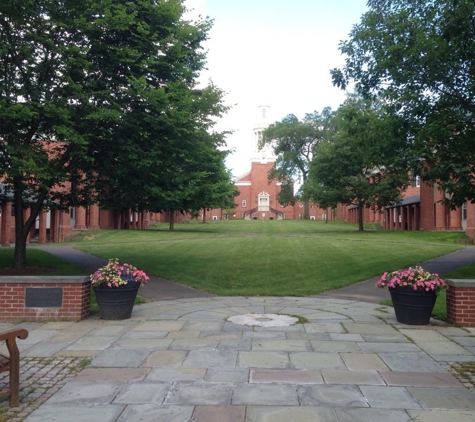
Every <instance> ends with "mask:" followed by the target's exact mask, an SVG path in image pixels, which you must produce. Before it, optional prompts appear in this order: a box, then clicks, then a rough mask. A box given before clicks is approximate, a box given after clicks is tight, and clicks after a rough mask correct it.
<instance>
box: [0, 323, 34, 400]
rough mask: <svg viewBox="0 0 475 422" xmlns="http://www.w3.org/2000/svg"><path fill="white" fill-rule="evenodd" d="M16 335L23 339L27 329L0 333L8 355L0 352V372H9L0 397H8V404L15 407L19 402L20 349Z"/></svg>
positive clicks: (26, 334) (0, 391)
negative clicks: (6, 384)
mask: <svg viewBox="0 0 475 422" xmlns="http://www.w3.org/2000/svg"><path fill="white" fill-rule="evenodd" d="M17 337H18V338H19V339H21V340H25V339H26V338H27V337H28V331H26V330H25V329H23V328H19V329H14V330H9V331H5V332H3V333H0V341H5V342H6V344H7V349H8V356H6V355H2V354H0V372H7V371H8V372H9V373H10V376H9V384H8V388H7V389H6V390H0V397H10V406H12V407H16V406H18V405H19V403H20V351H19V350H18V346H17V344H16V339H17Z"/></svg>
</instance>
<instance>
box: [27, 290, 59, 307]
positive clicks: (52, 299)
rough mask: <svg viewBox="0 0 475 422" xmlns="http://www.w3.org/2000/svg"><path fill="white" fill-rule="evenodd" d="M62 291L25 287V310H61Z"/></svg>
mask: <svg viewBox="0 0 475 422" xmlns="http://www.w3.org/2000/svg"><path fill="white" fill-rule="evenodd" d="M62 306H63V289H62V288H61V287H27V288H26V291H25V307H26V308H61V307H62Z"/></svg>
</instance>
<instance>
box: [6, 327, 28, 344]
mask: <svg viewBox="0 0 475 422" xmlns="http://www.w3.org/2000/svg"><path fill="white" fill-rule="evenodd" d="M17 337H18V338H19V339H21V340H25V339H26V338H27V337H28V331H26V330H25V329H24V328H15V329H13V330H8V331H4V332H3V333H0V341H2V340H3V341H8V340H16V338H17Z"/></svg>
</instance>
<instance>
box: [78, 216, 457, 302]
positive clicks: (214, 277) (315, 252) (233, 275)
mask: <svg viewBox="0 0 475 422" xmlns="http://www.w3.org/2000/svg"><path fill="white" fill-rule="evenodd" d="M465 240H466V238H465V235H464V234H463V233H459V232H408V231H404V232H403V231H400V232H396V231H383V230H371V231H370V230H368V231H365V232H364V233H359V232H358V231H357V230H356V226H355V225H349V224H344V223H341V222H329V223H328V224H324V223H323V222H320V221H302V220H283V221H280V220H279V221H276V220H266V221H262V220H257V221H256V220H253V221H242V220H234V221H212V222H208V223H206V224H202V223H200V222H188V223H184V224H177V225H176V231H175V232H169V231H168V225H165V224H163V225H157V226H156V227H155V228H153V229H149V230H135V231H130V230H101V231H96V232H87V236H84V239H83V240H80V241H79V240H77V239H76V240H75V242H73V244H74V246H75V247H77V248H78V249H81V250H83V251H85V252H88V253H92V254H94V255H97V256H101V257H103V258H112V257H117V258H119V259H120V260H123V261H126V262H129V263H132V264H134V265H136V266H137V267H139V268H141V269H143V270H145V271H146V272H149V273H151V274H154V275H157V276H160V277H164V278H166V279H169V280H175V281H178V282H180V283H182V284H186V285H189V286H192V287H194V288H197V289H202V290H206V291H209V292H212V293H215V294H218V295H242V296H251V295H272V296H284V295H295V296H304V295H312V294H318V293H320V292H323V291H325V290H331V289H335V288H338V287H343V286H346V285H350V284H353V283H356V282H358V281H362V280H366V279H369V278H371V277H374V276H377V275H379V274H381V273H383V272H384V271H391V270H395V269H398V268H402V267H406V266H409V265H413V264H416V263H419V262H421V261H424V260H427V259H431V258H434V257H437V256H440V255H443V254H446V253H449V252H452V251H454V250H456V249H459V248H462V247H464V245H462V242H464V241H465Z"/></svg>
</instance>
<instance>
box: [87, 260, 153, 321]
mask: <svg viewBox="0 0 475 422" xmlns="http://www.w3.org/2000/svg"><path fill="white" fill-rule="evenodd" d="M90 279H91V285H92V288H93V290H94V293H95V295H96V299H97V304H98V305H99V316H100V317H101V318H102V319H127V318H130V316H131V315H132V308H133V306H134V302H135V298H136V297H137V292H138V289H139V287H140V286H142V285H144V284H146V283H147V282H148V281H149V277H148V276H147V274H145V272H143V271H142V270H139V269H138V268H136V267H134V266H133V265H131V264H127V263H122V264H121V263H120V262H119V260H118V259H117V258H114V259H109V262H108V263H107V265H105V266H103V267H101V268H99V269H98V270H97V271H95V272H94V274H91V276H90Z"/></svg>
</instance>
